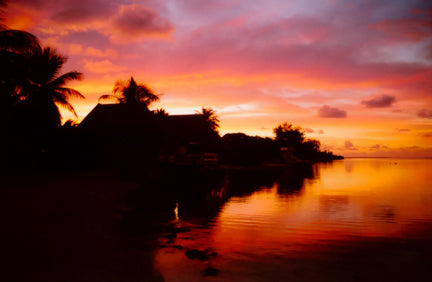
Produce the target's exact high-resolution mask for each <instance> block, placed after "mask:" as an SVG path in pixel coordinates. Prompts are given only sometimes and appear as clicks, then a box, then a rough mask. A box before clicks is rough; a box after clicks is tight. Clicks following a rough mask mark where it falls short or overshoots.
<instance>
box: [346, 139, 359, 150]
mask: <svg viewBox="0 0 432 282" xmlns="http://www.w3.org/2000/svg"><path fill="white" fill-rule="evenodd" d="M344 148H345V149H346V150H352V151H356V150H358V149H357V148H356V147H354V144H353V143H352V142H351V141H350V140H346V141H345V143H344Z"/></svg>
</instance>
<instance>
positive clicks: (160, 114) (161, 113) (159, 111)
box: [153, 109, 169, 117]
mask: <svg viewBox="0 0 432 282" xmlns="http://www.w3.org/2000/svg"><path fill="white" fill-rule="evenodd" d="M153 113H154V114H155V115H156V116H158V117H166V116H168V115H169V114H168V112H167V111H165V110H164V109H157V110H155V111H153Z"/></svg>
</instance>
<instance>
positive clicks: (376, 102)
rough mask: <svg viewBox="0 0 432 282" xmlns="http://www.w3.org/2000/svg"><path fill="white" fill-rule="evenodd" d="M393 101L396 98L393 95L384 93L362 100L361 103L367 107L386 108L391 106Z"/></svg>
mask: <svg viewBox="0 0 432 282" xmlns="http://www.w3.org/2000/svg"><path fill="white" fill-rule="evenodd" d="M395 101H396V98H395V97H394V96H390V95H385V94H384V95H381V96H377V97H374V98H371V99H368V100H363V101H361V104H362V105H365V106H366V107H367V108H387V107H391V106H392V105H393V103H394V102H395Z"/></svg>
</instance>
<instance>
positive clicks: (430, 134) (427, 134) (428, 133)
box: [420, 131, 432, 138]
mask: <svg viewBox="0 0 432 282" xmlns="http://www.w3.org/2000/svg"><path fill="white" fill-rule="evenodd" d="M420 136H421V137H426V138H430V137H432V131H430V132H426V133H423V134H421V135H420Z"/></svg>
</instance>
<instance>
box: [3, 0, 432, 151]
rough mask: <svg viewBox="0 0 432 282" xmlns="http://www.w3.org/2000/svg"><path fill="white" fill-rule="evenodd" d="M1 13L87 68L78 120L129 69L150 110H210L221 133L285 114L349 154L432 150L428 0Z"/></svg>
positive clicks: (40, 2) (111, 3)
mask: <svg viewBox="0 0 432 282" xmlns="http://www.w3.org/2000/svg"><path fill="white" fill-rule="evenodd" d="M4 18H5V23H6V24H7V25H8V26H9V28H14V29H22V30H26V31H29V32H32V33H33V34H35V35H36V36H38V37H39V38H40V40H41V42H42V44H43V45H44V46H52V47H55V48H56V49H57V51H58V52H59V53H61V54H64V55H67V56H68V58H69V60H68V62H67V64H66V65H65V66H64V68H63V71H64V72H67V71H72V70H77V71H80V72H82V73H83V74H84V79H83V80H82V81H79V82H73V83H71V84H69V85H68V86H70V87H73V88H75V89H77V90H79V91H80V92H81V93H82V94H83V95H84V96H85V97H86V99H85V100H72V101H71V103H72V105H73V106H74V108H75V110H76V111H77V113H78V117H79V120H81V119H82V118H84V117H85V116H86V115H87V113H88V112H89V111H91V109H92V108H94V107H95V106H96V104H97V103H98V97H99V96H101V95H103V94H109V93H111V91H112V88H113V86H114V83H115V82H116V81H117V80H128V79H129V78H130V77H131V76H133V77H134V78H135V80H136V81H138V82H141V83H145V84H147V85H148V86H150V87H151V88H152V89H153V91H154V92H155V93H157V94H161V99H160V101H159V102H158V103H155V104H153V105H152V106H151V108H152V109H157V108H164V109H165V110H166V111H167V112H168V113H169V114H194V113H195V112H196V111H198V110H200V109H201V107H203V106H204V107H212V108H213V109H214V110H215V111H216V112H217V115H218V116H219V119H220V126H221V128H220V132H221V134H222V135H223V134H225V133H231V132H244V133H246V134H249V135H259V136H269V137H272V136H273V128H274V127H276V126H277V125H279V124H281V123H283V122H288V123H291V124H293V125H295V126H301V127H302V128H303V129H304V130H305V132H306V137H308V138H314V139H318V140H319V141H321V144H322V149H327V150H331V151H333V152H334V153H337V154H342V155H344V156H346V157H432V2H431V1H429V0H425V1H424V0H403V1H402V0H350V1H342V0H291V1H284V0H206V1H202V0H166V1H164V0H142V1H128V0H13V1H9V3H8V6H7V8H6V10H5V11H4ZM64 117H65V119H66V118H69V116H68V115H67V114H64Z"/></svg>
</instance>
